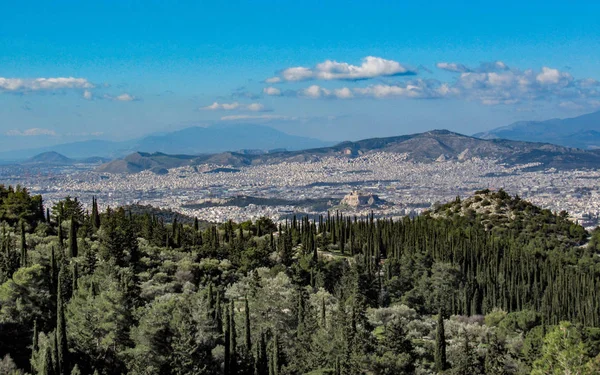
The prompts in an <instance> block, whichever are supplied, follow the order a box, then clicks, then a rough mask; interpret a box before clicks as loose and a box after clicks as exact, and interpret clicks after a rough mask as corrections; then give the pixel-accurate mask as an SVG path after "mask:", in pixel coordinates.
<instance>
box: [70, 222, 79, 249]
mask: <svg viewBox="0 0 600 375" xmlns="http://www.w3.org/2000/svg"><path fill="white" fill-rule="evenodd" d="M77 252H78V249H77V222H76V221H75V219H74V218H73V216H71V226H70V228H69V258H75V257H77Z"/></svg>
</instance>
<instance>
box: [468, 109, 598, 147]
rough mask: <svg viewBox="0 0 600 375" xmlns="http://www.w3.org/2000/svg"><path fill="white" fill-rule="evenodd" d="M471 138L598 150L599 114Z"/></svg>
mask: <svg viewBox="0 0 600 375" xmlns="http://www.w3.org/2000/svg"><path fill="white" fill-rule="evenodd" d="M473 136H474V137H477V138H482V139H494V138H502V139H512V140H517V141H528V142H545V143H552V144H557V145H561V146H566V147H577V148H582V149H597V148H600V111H598V112H594V113H589V114H587V115H582V116H578V117H573V118H566V119H551V120H546V121H520V122H515V123H514V124H511V125H508V126H503V127H500V128H496V129H493V130H490V131H487V132H482V133H477V134H474V135H473Z"/></svg>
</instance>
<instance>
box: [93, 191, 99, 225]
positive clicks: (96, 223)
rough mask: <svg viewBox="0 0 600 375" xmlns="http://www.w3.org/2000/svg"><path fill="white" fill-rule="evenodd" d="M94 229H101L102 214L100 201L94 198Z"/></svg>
mask: <svg viewBox="0 0 600 375" xmlns="http://www.w3.org/2000/svg"><path fill="white" fill-rule="evenodd" d="M92 228H94V229H95V230H97V229H98V228H100V212H98V200H97V199H96V197H92Z"/></svg>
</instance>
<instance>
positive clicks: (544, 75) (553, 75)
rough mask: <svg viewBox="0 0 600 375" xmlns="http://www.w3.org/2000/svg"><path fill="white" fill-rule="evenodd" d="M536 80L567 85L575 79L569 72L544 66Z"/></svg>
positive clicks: (543, 82) (546, 83) (545, 83)
mask: <svg viewBox="0 0 600 375" xmlns="http://www.w3.org/2000/svg"><path fill="white" fill-rule="evenodd" d="M535 79H536V81H538V82H539V83H541V84H543V85H558V84H560V85H563V86H566V85H568V84H569V83H570V82H572V81H573V76H571V75H570V74H569V73H566V72H561V71H559V70H558V69H552V68H548V67H546V66H544V67H542V72H541V73H540V74H538V75H537V76H536V77H535Z"/></svg>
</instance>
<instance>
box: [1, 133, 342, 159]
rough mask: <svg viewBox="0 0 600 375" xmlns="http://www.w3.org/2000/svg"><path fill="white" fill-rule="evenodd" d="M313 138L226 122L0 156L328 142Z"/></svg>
mask: <svg viewBox="0 0 600 375" xmlns="http://www.w3.org/2000/svg"><path fill="white" fill-rule="evenodd" d="M331 144H332V142H324V141H321V140H318V139H314V138H308V137H301V136H295V135H290V134H287V133H284V132H281V131H279V130H277V129H274V128H271V127H268V126H263V125H254V124H231V125H229V124H227V125H213V126H209V127H189V128H185V129H181V130H177V131H173V132H168V133H160V134H154V135H149V136H145V137H142V138H138V139H133V140H128V141H120V142H118V141H107V140H89V141H81V142H73V143H65V144H60V145H54V146H48V147H43V148H35V149H28V150H18V151H10V152H3V153H0V160H24V159H27V158H31V157H33V156H35V155H38V154H42V153H46V152H56V153H59V154H63V155H65V156H67V157H69V158H73V159H84V158H90V157H103V158H111V159H114V158H121V157H125V156H127V155H129V154H131V153H134V152H137V151H142V152H149V153H154V152H160V153H167V154H181V153H185V154H195V155H197V154H214V153H219V152H225V151H237V150H243V149H248V150H250V149H251V150H262V151H268V150H273V149H287V150H301V149H306V148H313V147H321V146H329V145H331Z"/></svg>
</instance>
